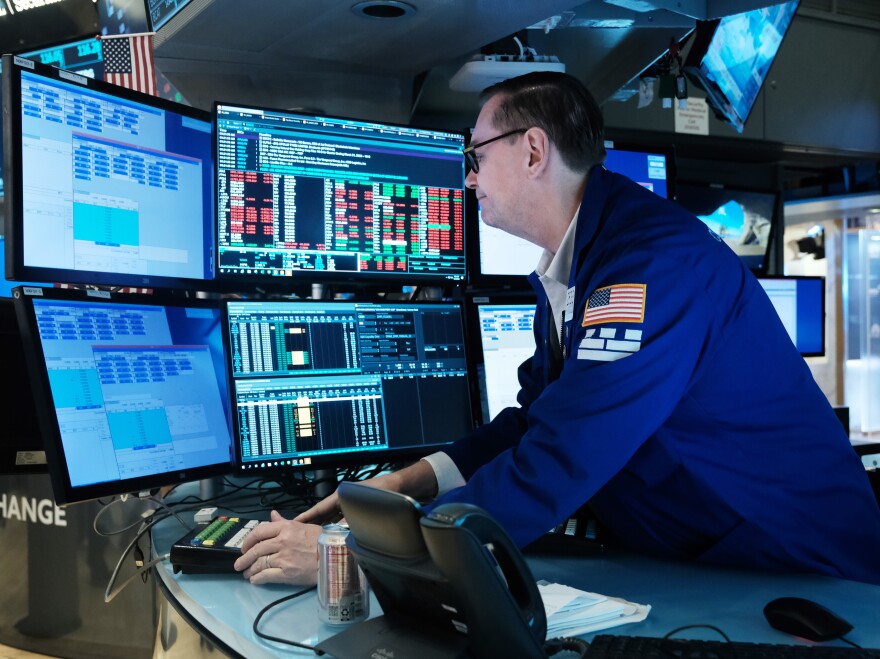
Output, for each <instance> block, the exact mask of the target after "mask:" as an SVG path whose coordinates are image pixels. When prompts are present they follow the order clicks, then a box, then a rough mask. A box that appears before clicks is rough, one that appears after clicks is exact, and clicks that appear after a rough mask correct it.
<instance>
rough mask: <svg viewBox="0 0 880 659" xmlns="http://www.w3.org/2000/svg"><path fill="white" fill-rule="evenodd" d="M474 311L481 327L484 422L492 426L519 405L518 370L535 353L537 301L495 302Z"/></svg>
mask: <svg viewBox="0 0 880 659" xmlns="http://www.w3.org/2000/svg"><path fill="white" fill-rule="evenodd" d="M474 308H475V310H476V321H477V324H478V326H479V332H478V336H479V344H480V345H479V355H478V361H479V364H478V366H477V378H478V381H479V385H480V403H481V408H482V409H481V411H482V418H483V423H488V422H489V421H491V420H492V419H494V418H495V417H496V416H497V415H498V413H499V412H500V411H501V410H503V409H504V408H506V407H518V406H519V404H518V403H517V401H516V396H517V394H518V393H519V380H518V379H517V370H518V369H519V366H520V364H522V363H523V362H524V361H525V360H526V359H528V358H529V357H531V356H532V355H533V354H534V352H535V335H534V334H533V331H532V327H533V325H534V321H535V301H534V299H531V300H525V299H523V300H519V301H510V302H500V301H499V302H497V303H496V302H494V301H491V302H486V303H482V304H481V303H477V304H475V305H474ZM480 356H481V357H482V359H481V360H480V359H479V357H480Z"/></svg>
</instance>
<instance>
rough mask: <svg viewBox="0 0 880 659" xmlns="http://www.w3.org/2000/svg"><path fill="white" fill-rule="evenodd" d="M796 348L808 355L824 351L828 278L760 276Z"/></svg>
mask: <svg viewBox="0 0 880 659" xmlns="http://www.w3.org/2000/svg"><path fill="white" fill-rule="evenodd" d="M758 281H759V282H760V283H761V286H763V287H764V290H765V291H766V292H767V295H768V296H769V298H770V301H771V302H772V303H773V306H774V308H775V309H776V312H777V313H778V314H779V317H780V318H781V319H782V324H783V325H785V329H786V330H787V331H788V335H789V336H790V337H791V340H792V342H794V345H795V347H797V349H798V351H799V352H800V353H801V354H802V355H804V356H805V357H817V356H822V355H824V354H825V278H824V277H807V276H794V277H793V276H787V277H783V276H778V277H759V278H758Z"/></svg>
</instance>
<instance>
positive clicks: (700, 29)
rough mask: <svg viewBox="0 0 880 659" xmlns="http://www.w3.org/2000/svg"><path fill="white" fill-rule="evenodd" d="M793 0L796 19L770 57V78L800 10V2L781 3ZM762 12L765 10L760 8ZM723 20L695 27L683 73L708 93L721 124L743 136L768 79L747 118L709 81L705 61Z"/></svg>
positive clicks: (699, 22)
mask: <svg viewBox="0 0 880 659" xmlns="http://www.w3.org/2000/svg"><path fill="white" fill-rule="evenodd" d="M789 1H793V2H795V3H797V4H796V6H795V8H794V11H793V12H792V20H791V22H789V24H788V27H787V28H786V30H785V32H783V34H782V38H781V39H780V41H779V47H778V48H777V49H776V52H775V53H773V56H772V57H771V58H770V61H769V64H768V65H767V75H769V72H770V69H771V68H772V67H773V63H774V62H775V61H776V56H777V55H778V54H779V49H780V48H782V43H783V42H784V41H785V37H786V36H787V35H788V33H789V31H790V30H791V24H792V23H793V22H794V16H795V15H796V14H797V11H798V8H799V7H800V0H786V2H781V3H778V4H788V2H789ZM758 9H761V8H760V7H759V8H758ZM756 10H757V9H752V10H745V11H743V12H737V13H746V12H747V11H756ZM722 20H723V18H715V19H711V20H706V21H697V25H696V27H695V28H694V32H693V42H692V43H691V46H690V48H689V49H688V52H687V55H686V56H685V60H684V63H683V64H682V68H681V70H682V72H683V73H684V74H685V75H687V77H688V78H689V79H690V80H691V82H693V83H694V84H695V85H696V86H697V87H699V88H700V89H702V90H703V91H704V92H706V102H707V104H708V105H709V107H710V108H711V110H712V112H713V114H714V115H715V117H716V118H717V119H718V120H719V121H722V122H724V123H726V124H729V125H730V126H731V127H733V129H734V130H736V131H737V132H738V133H740V134H741V133H742V132H743V130H744V129H745V125H746V123H747V122H748V119H749V117H750V116H751V114H752V111H753V110H754V109H755V105H757V102H758V97H759V96H760V93H761V90H762V89H763V87H764V83H765V82H766V81H767V78H766V77H765V78H764V79H763V80H762V81H761V85H760V86H759V89H758V93H757V94H756V95H755V99H754V100H753V101H752V103H751V105H750V106H749V108H748V112H746V116H744V117H740V116H739V113H737V112H736V111H735V109H734V108H733V106H732V105H731V103H730V101H729V99H728V96H727V95H726V94H725V93H724V92H723V91H722V90H721V88H720V87H719V86H718V85H717V84H716V83H715V82H714V81H712V80H711V79H710V78H709V76H708V75H707V73H706V71H705V70H704V69H703V60H704V59H705V57H706V54H707V53H708V50H709V47H710V45H711V44H712V40H713V39H714V37H715V33H716V32H717V30H718V26H719V25H720V24H721V21H722Z"/></svg>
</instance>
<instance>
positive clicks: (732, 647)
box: [659, 625, 736, 657]
mask: <svg viewBox="0 0 880 659" xmlns="http://www.w3.org/2000/svg"><path fill="white" fill-rule="evenodd" d="M686 629H711V630H712V631H715V632H718V633H719V634H720V635H721V637H722V638H723V639H724V640H725V641H727V643H728V644H729V646H730V656H731V657H736V646H735V645H734V644H733V641H731V640H730V637H729V636H728V635H727V634H725V633H724V632H723V631H722V630H721V629H719V628H718V627H716V626H715V625H684V626H682V627H676V628H675V629H673V630H672V631H670V632H667V633H666V635H665V636H664V637H663V638H662V639H660V640H661V641H669V640H675V639H672V638H671V637H672V635H673V634H677V633H678V632H683V631H685V630H686ZM659 647H660V650H661V651H662V652H663V653H665V654H668V655H669V656H671V657H678V656H679V655H678V654H675V653H674V652H672V651H670V650H668V649H667V648H664V647H663V645H662V644H660V645H659Z"/></svg>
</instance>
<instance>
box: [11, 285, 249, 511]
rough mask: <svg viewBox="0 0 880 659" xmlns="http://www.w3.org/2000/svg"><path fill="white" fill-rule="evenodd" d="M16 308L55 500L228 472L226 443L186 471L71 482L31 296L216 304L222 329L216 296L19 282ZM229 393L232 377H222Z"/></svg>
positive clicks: (150, 487)
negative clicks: (214, 459) (221, 458)
mask: <svg viewBox="0 0 880 659" xmlns="http://www.w3.org/2000/svg"><path fill="white" fill-rule="evenodd" d="M12 294H13V300H14V301H15V312H16V316H17V319H18V325H19V331H20V332H21V336H22V339H23V348H24V353H25V359H26V361H27V363H28V365H29V369H30V375H31V377H30V381H31V389H32V391H33V398H34V404H35V406H36V408H37V416H38V417H39V422H40V433H41V435H42V438H43V444H44V446H45V450H46V460H47V463H48V471H49V476H50V480H51V482H52V490H53V493H54V497H55V502H56V503H57V504H58V505H67V504H72V503H80V502H83V501H90V500H93V499H99V498H102V497H109V496H122V495H127V494H137V493H140V492H143V491H146V490H155V489H158V488H162V487H166V486H172V485H177V484H179V483H184V482H189V481H195V480H200V479H204V478H211V477H214V476H226V475H229V474H232V473H233V462H232V456H233V450H234V447H233V446H230V447H229V457H228V459H227V460H226V461H225V462H218V463H214V464H209V465H202V466H200V467H194V468H190V469H187V470H185V471H180V470H175V471H169V472H164V473H161V474H153V475H150V476H141V477H138V478H127V479H122V480H114V481H107V482H103V483H93V484H89V485H81V486H76V487H74V486H72V485H71V482H70V475H69V473H68V470H67V468H66V463H65V462H64V444H63V439H62V437H61V431H60V428H59V426H58V417H57V414H56V412H55V407H54V405H53V402H52V401H53V397H52V389H51V385H50V382H49V376H48V372H47V370H46V368H44V364H45V356H44V353H43V348H42V341H41V339H40V334H39V328H38V326H37V319H36V315H35V313H34V307H33V304H32V302H31V301H30V300H33V299H47V300H53V301H55V300H57V301H79V302H94V301H107V302H115V303H119V304H123V305H124V304H138V305H147V306H178V307H189V308H200V309H214V310H216V311H217V312H218V319H219V323H220V325H219V327H220V330H221V333H222V329H223V326H222V318H223V314H222V306H221V300H219V299H206V298H195V297H190V298H182V297H180V296H177V295H164V294H157V293H154V294H142V293H110V292H106V291H96V290H92V289H89V290H86V289H69V288H43V287H39V286H19V287H16V288H15V289H13V292H12ZM223 351H224V359H223V361H224V362H228V361H229V359H228V350H227V346H226V344H225V342H224V343H223ZM217 375H218V377H226V371H225V370H224V371H223V372H221V373H218V374H217ZM226 387H227V389H226V391H227V394H228V393H229V392H230V391H231V390H230V388H229V387H230V383H229V382H228V381H227V383H226ZM226 409H227V425H228V426H229V428H230V441H233V440H232V430H231V423H232V420H231V406H230V405H229V403H228V401H227V408H226Z"/></svg>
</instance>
